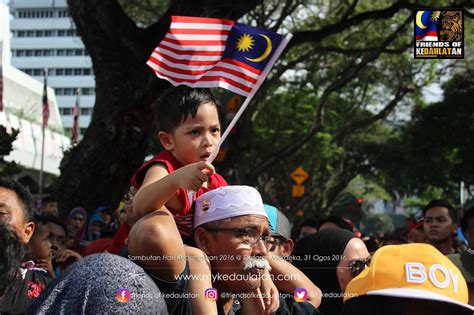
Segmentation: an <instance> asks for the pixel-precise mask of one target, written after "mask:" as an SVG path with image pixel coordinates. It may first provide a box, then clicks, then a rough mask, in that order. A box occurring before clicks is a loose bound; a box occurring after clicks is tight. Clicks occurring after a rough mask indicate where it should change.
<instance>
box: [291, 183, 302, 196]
mask: <svg viewBox="0 0 474 315" xmlns="http://www.w3.org/2000/svg"><path fill="white" fill-rule="evenodd" d="M303 195H304V186H303V185H293V189H292V190H291V196H292V197H294V198H301V197H303Z"/></svg>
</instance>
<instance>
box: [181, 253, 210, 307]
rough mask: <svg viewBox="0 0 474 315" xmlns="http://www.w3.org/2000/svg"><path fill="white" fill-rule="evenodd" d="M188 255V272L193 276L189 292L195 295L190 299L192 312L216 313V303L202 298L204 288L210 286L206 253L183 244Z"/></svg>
mask: <svg viewBox="0 0 474 315" xmlns="http://www.w3.org/2000/svg"><path fill="white" fill-rule="evenodd" d="M184 250H185V252H186V256H187V257H188V263H189V273H190V274H191V275H194V276H195V277H194V278H192V279H191V281H190V282H189V293H191V294H193V295H194V296H195V297H194V298H192V299H191V307H192V310H193V314H210V315H213V314H216V315H217V304H216V302H215V301H209V300H206V299H205V298H204V292H205V291H206V289H209V288H212V278H211V266H210V264H209V260H208V259H207V255H206V254H205V253H204V252H203V251H202V250H200V249H199V248H196V247H190V246H185V247H184Z"/></svg>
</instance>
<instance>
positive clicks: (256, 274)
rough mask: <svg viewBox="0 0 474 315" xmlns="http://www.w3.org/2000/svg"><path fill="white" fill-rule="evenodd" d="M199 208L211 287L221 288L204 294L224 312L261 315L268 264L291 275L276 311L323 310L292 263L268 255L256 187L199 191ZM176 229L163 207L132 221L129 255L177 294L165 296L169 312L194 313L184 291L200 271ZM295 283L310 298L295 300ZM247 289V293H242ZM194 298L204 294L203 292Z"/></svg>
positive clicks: (198, 234)
mask: <svg viewBox="0 0 474 315" xmlns="http://www.w3.org/2000/svg"><path fill="white" fill-rule="evenodd" d="M195 207H196V209H195V216H194V228H195V232H194V240H195V241H196V244H197V245H198V247H199V248H200V249H201V250H202V251H203V252H205V253H206V255H207V256H208V257H209V260H210V265H211V269H212V286H213V287H215V288H216V289H217V290H218V292H216V291H214V290H212V291H208V292H207V293H208V296H206V298H208V299H209V298H214V300H215V299H217V304H218V308H219V312H220V313H224V314H239V313H244V312H248V313H250V314H262V313H263V309H262V308H261V307H262V304H261V302H260V300H259V299H258V298H254V297H255V296H256V295H257V294H258V292H259V289H260V286H261V283H262V279H261V277H262V276H263V275H264V274H266V273H267V272H268V271H270V269H271V273H272V275H274V276H277V277H278V275H282V274H291V275H293V276H292V277H291V278H290V279H289V280H287V281H281V282H279V286H278V289H279V291H280V292H281V293H282V294H280V296H279V302H280V308H279V310H278V311H277V314H291V313H295V314H296V313H298V312H303V313H304V314H318V313H319V312H318V311H317V309H316V307H317V306H319V303H320V301H321V292H320V290H319V289H318V288H317V287H316V286H315V285H314V284H313V283H312V282H311V281H310V280H309V279H308V278H307V277H306V276H304V274H303V273H302V272H300V271H299V270H298V269H296V268H295V267H293V266H292V265H291V264H289V263H288V262H286V261H284V260H282V259H277V257H274V256H272V255H270V259H267V258H266V257H267V256H268V248H269V247H270V246H271V245H272V244H273V243H272V240H271V235H270V229H269V225H268V217H267V215H266V213H265V209H264V207H263V202H262V199H261V197H260V194H259V193H258V192H257V191H256V190H255V189H254V188H251V187H248V186H227V187H221V188H217V189H215V190H212V191H209V192H207V193H205V194H203V195H202V196H200V197H199V198H198V199H197V200H196V204H195ZM163 227H167V228H163ZM173 227H174V231H173ZM170 230H171V231H173V232H172V233H170V232H169V231H170ZM164 231H166V232H164ZM178 233H179V232H178V230H177V228H176V226H175V225H174V220H173V217H172V215H171V213H170V212H169V211H168V210H167V209H166V208H165V207H163V208H162V209H160V210H157V211H154V212H153V213H150V214H148V215H146V216H145V217H143V218H142V219H141V220H139V221H138V222H137V223H136V224H135V225H134V226H133V228H132V230H131V232H130V237H129V245H128V246H129V247H128V248H129V251H130V256H129V257H130V259H134V260H135V261H137V262H139V263H140V264H141V265H142V266H143V267H144V268H145V270H146V271H147V272H148V273H149V274H150V276H151V277H152V278H153V279H154V280H155V282H156V284H157V285H158V287H159V288H160V290H161V291H162V292H163V293H165V294H167V293H168V294H173V293H174V294H175V296H174V298H166V297H165V300H166V302H167V305H168V311H169V312H170V313H172V314H191V305H190V304H191V301H190V299H189V298H187V299H186V298H182V297H181V296H182V295H185V294H186V293H189V292H190V288H189V286H190V285H191V284H192V282H191V281H190V280H189V276H190V275H192V274H194V275H196V273H193V270H192V268H190V265H191V263H192V260H190V259H189V258H190V257H189V256H188V255H186V251H185V247H184V245H183V242H182V240H181V239H180V238H179V237H178V235H179V234H178ZM151 258H153V259H151ZM296 288H305V289H306V290H307V292H308V294H307V297H308V300H307V302H295V300H294V299H293V292H294V290H295V289H296ZM209 289H211V287H209ZM206 291H207V290H206ZM211 293H212V294H211ZM243 294H247V295H248V296H246V297H244V298H241V296H242V295H243ZM283 294H285V295H283ZM216 295H218V297H217V296H216ZM192 298H197V299H204V298H205V296H204V292H201V294H199V295H197V296H194V297H192ZM259 307H260V309H259Z"/></svg>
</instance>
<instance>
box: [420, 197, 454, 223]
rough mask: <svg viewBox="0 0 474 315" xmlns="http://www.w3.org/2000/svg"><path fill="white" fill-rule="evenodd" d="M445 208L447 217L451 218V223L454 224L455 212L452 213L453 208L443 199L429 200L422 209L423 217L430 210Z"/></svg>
mask: <svg viewBox="0 0 474 315" xmlns="http://www.w3.org/2000/svg"><path fill="white" fill-rule="evenodd" d="M436 207H439V208H446V209H448V213H449V216H450V217H451V221H453V223H456V212H455V211H454V207H453V206H452V205H451V204H450V203H449V201H447V200H444V199H433V200H431V201H430V202H429V203H428V204H427V205H426V206H425V207H424V208H423V217H425V216H426V212H427V211H428V210H430V209H431V208H436Z"/></svg>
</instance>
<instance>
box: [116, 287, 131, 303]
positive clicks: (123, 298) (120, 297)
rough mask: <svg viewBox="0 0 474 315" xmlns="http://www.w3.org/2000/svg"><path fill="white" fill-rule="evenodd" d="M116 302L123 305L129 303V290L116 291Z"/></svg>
mask: <svg viewBox="0 0 474 315" xmlns="http://www.w3.org/2000/svg"><path fill="white" fill-rule="evenodd" d="M115 296H116V297H117V301H119V302H121V303H124V302H128V301H130V290H129V289H125V288H124V289H118V290H116V291H115Z"/></svg>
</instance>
